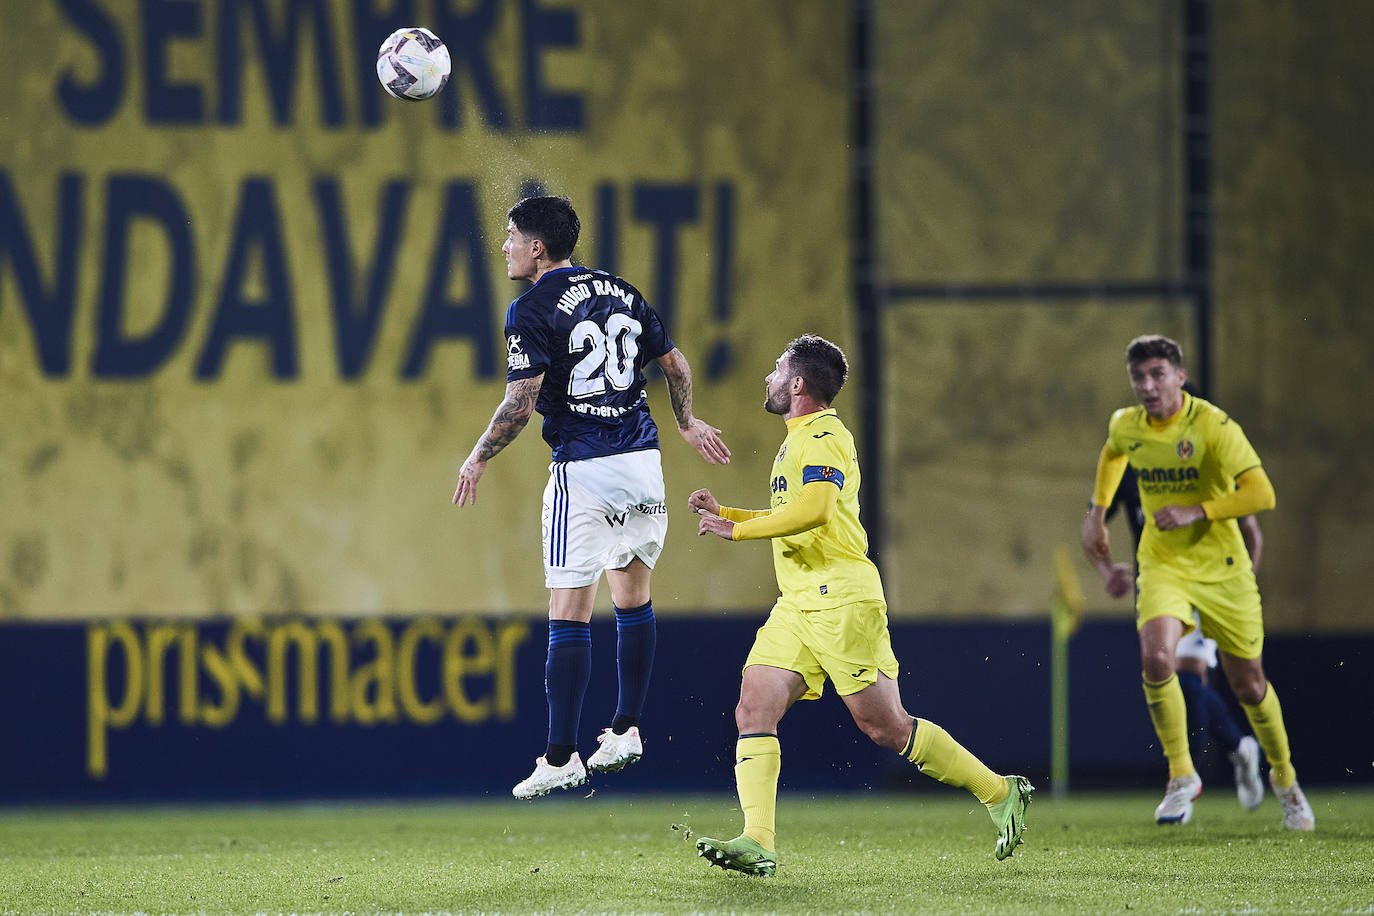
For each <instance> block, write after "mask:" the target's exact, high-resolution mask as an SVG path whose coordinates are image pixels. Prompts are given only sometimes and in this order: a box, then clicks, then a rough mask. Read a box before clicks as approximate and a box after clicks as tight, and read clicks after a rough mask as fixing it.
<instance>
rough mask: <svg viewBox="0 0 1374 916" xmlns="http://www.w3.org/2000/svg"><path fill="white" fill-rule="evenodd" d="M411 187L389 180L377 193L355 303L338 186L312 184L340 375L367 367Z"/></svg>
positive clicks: (358, 372)
mask: <svg viewBox="0 0 1374 916" xmlns="http://www.w3.org/2000/svg"><path fill="white" fill-rule="evenodd" d="M409 196H410V186H409V185H408V184H407V183H406V182H404V181H392V182H389V183H388V184H387V186H386V188H385V189H383V191H382V194H381V198H382V200H381V207H380V212H381V216H380V217H379V219H378V225H377V234H376V242H375V243H374V244H373V256H372V263H371V264H370V265H369V266H368V267H367V270H366V290H367V292H366V293H365V294H364V297H363V301H362V302H361V303H357V302H354V300H353V291H354V290H355V289H358V288H360V286H361V284H359V283H357V282H356V280H355V277H354V274H355V271H354V263H353V252H352V248H351V246H350V245H349V242H348V232H347V230H346V229H345V227H346V226H347V225H348V220H347V219H346V217H345V215H344V212H343V203H342V202H341V200H340V195H339V184H338V181H337V180H335V179H333V178H322V179H320V180H319V181H316V182H315V202H316V204H317V206H318V207H319V211H320V229H321V230H322V231H323V232H324V253H325V259H326V263H327V265H328V268H329V271H328V276H329V293H330V302H331V304H332V305H333V306H334V342H335V344H336V345H337V349H338V360H339V375H340V376H341V377H343V378H346V379H352V378H357V377H358V376H359V375H361V374H362V373H363V371H364V370H366V369H367V363H368V360H369V359H370V358H371V355H372V347H373V345H374V344H375V343H376V340H377V328H378V327H379V325H380V324H381V319H382V312H383V310H384V309H385V308H386V294H387V290H389V289H390V288H391V278H392V276H393V275H394V274H395V272H396V255H397V252H399V251H400V248H401V245H400V242H401V235H402V227H403V225H404V222H403V220H404V217H405V210H406V202H407V200H408V199H409Z"/></svg>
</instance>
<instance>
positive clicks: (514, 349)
mask: <svg viewBox="0 0 1374 916" xmlns="http://www.w3.org/2000/svg"><path fill="white" fill-rule="evenodd" d="M506 367H507V368H508V369H509V370H511V371H514V370H516V369H528V368H529V367H530V357H529V354H528V353H526V352H525V351H524V350H522V349H521V348H520V335H519V334H512V335H511V336H509V337H507V338H506Z"/></svg>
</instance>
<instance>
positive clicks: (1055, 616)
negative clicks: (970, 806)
mask: <svg viewBox="0 0 1374 916" xmlns="http://www.w3.org/2000/svg"><path fill="white" fill-rule="evenodd" d="M1082 619H1083V586H1082V585H1080V584H1079V582H1078V573H1077V572H1076V571H1075V570H1074V568H1073V559H1072V557H1071V556H1070V554H1069V549H1068V548H1067V547H1065V546H1064V545H1063V544H1055V545H1054V597H1053V598H1052V599H1051V600H1050V634H1051V639H1050V653H1051V657H1050V784H1051V786H1052V787H1053V791H1054V794H1055V795H1057V796H1062V795H1067V794H1068V791H1069V640H1070V639H1071V638H1072V637H1073V634H1074V633H1076V632H1077V631H1078V624H1079V622H1080V621H1081V620H1082Z"/></svg>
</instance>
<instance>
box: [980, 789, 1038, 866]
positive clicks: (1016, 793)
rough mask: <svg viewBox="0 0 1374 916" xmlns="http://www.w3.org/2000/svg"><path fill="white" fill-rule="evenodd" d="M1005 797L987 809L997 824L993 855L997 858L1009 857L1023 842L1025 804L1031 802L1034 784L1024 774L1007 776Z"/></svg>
mask: <svg viewBox="0 0 1374 916" xmlns="http://www.w3.org/2000/svg"><path fill="white" fill-rule="evenodd" d="M1006 779H1007V789H1008V790H1010V791H1008V792H1007V797H1006V798H1004V799H1002V800H1001V801H1000V802H998V803H997V804H995V805H993V806H992V807H991V808H989V809H988V814H989V815H991V816H992V822H993V823H994V824H996V825H997V846H996V847H994V849H993V855H995V856H997V858H998V860H999V861H1000V860H1002V859H1009V858H1011V854H1012V853H1014V852H1015V851H1016V847H1017V846H1020V845H1021V844H1022V842H1023V840H1022V839H1021V834H1022V833H1024V832H1025V830H1026V806H1027V805H1029V804H1030V803H1031V793H1032V792H1034V791H1035V786H1033V785H1031V784H1030V780H1029V779H1027V778H1026V777H1024V776H1008V777H1007V778H1006Z"/></svg>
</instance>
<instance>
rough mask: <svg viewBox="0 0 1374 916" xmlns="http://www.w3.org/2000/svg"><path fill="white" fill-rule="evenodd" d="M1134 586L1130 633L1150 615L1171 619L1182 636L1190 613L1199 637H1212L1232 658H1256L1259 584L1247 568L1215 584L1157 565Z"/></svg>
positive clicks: (1260, 632)
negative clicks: (1176, 621) (1180, 627)
mask: <svg viewBox="0 0 1374 916" xmlns="http://www.w3.org/2000/svg"><path fill="white" fill-rule="evenodd" d="M1136 587H1137V588H1138V589H1139V590H1140V591H1139V594H1138V595H1137V596H1136V603H1135V606H1136V629H1139V628H1140V627H1141V625H1143V624H1144V623H1145V621H1147V620H1152V619H1154V618H1155V617H1177V618H1178V619H1179V620H1181V621H1183V632H1185V633H1187V632H1189V631H1190V630H1192V629H1193V611H1194V610H1195V609H1196V610H1197V615H1198V619H1199V621H1200V622H1201V623H1202V633H1203V635H1204V636H1207V637H1210V638H1211V639H1215V640H1216V641H1217V648H1218V649H1221V650H1222V651H1223V652H1229V653H1230V654H1232V655H1234V656H1236V657H1237V658H1259V657H1260V652H1261V651H1262V650H1263V649H1264V618H1263V615H1262V614H1261V610H1260V594H1259V586H1258V585H1256V584H1255V574H1254V573H1253V572H1251V571H1250V570H1249V569H1244V570H1242V572H1241V573H1240V574H1239V575H1235V576H1231V577H1230V578H1227V579H1222V580H1221V581H1220V582H1197V581H1194V580H1192V579H1186V578H1184V577H1182V576H1176V575H1173V574H1172V573H1170V572H1169V571H1168V570H1165V569H1161V568H1158V567H1155V568H1151V569H1142V570H1141V571H1140V576H1139V577H1138V578H1137V579H1136Z"/></svg>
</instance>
